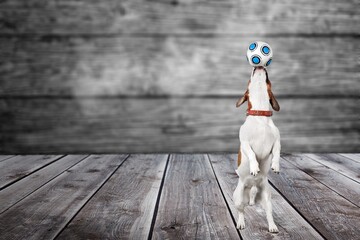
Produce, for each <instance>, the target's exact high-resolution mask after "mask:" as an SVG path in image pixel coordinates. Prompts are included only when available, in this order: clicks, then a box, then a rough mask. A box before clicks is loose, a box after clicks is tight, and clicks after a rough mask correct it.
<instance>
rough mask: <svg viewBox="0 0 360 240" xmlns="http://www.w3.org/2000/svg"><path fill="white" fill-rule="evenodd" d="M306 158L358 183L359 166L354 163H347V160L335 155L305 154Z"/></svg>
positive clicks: (359, 176)
mask: <svg viewBox="0 0 360 240" xmlns="http://www.w3.org/2000/svg"><path fill="white" fill-rule="evenodd" d="M306 156H308V157H310V158H312V159H314V160H315V161H317V162H319V163H321V164H323V165H325V166H327V167H329V168H331V169H334V170H336V171H338V172H340V173H341V174H343V175H344V176H346V177H348V178H350V179H352V180H354V181H356V182H357V183H360V175H359V173H360V164H359V163H357V162H354V161H351V160H350V161H349V160H348V159H347V158H345V157H343V156H340V155H337V154H330V153H328V154H306Z"/></svg>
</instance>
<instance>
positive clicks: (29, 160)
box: [0, 155, 61, 190]
mask: <svg viewBox="0 0 360 240" xmlns="http://www.w3.org/2000/svg"><path fill="white" fill-rule="evenodd" d="M59 158H61V155H45V156H42V155H32V156H16V157H13V158H11V159H9V161H3V162H0V190H2V189H4V188H6V187H7V186H9V185H10V184H12V183H13V182H16V181H18V180H19V179H21V178H23V177H25V176H27V175H30V174H31V173H32V172H35V171H37V170H39V169H41V168H43V167H44V166H46V165H48V164H50V163H52V162H54V161H56V160H58V159H59Z"/></svg>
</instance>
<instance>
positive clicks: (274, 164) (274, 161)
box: [271, 131, 281, 173]
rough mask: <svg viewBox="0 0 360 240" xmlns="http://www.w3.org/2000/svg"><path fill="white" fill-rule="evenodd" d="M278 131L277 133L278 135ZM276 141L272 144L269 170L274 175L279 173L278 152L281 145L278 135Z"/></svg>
mask: <svg viewBox="0 0 360 240" xmlns="http://www.w3.org/2000/svg"><path fill="white" fill-rule="evenodd" d="M278 132H279V131H277V133H278ZM276 138H277V139H276V141H275V143H274V146H273V149H272V155H273V157H272V160H271V162H272V163H271V169H272V170H273V171H274V172H275V173H279V172H280V163H279V161H280V150H281V145H280V135H279V133H278V136H276Z"/></svg>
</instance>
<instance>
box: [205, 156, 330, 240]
mask: <svg viewBox="0 0 360 240" xmlns="http://www.w3.org/2000/svg"><path fill="white" fill-rule="evenodd" d="M209 157H210V161H211V164H212V166H213V169H214V172H215V175H216V177H217V180H218V182H219V184H220V187H221V189H222V192H223V194H224V196H225V199H226V201H227V203H228V205H229V206H230V210H231V213H232V215H233V217H234V218H235V219H236V221H237V220H238V211H237V210H236V209H235V207H234V204H233V199H232V198H233V192H234V190H235V188H236V186H237V183H238V179H239V178H238V176H237V175H236V173H235V162H236V155H234V154H210V155H209ZM269 174H272V173H269ZM275 177H276V176H275ZM271 191H272V205H273V216H274V220H275V223H276V224H277V226H278V228H279V233H278V234H271V233H270V232H269V231H268V223H267V221H266V214H265V211H263V210H262V209H261V207H260V206H257V205H256V206H250V207H247V208H245V221H246V228H245V229H244V230H241V231H240V233H241V237H242V239H323V238H322V237H321V236H320V235H319V234H318V233H317V232H316V230H314V228H313V227H311V225H310V224H309V223H307V222H306V221H305V220H304V219H303V218H302V217H301V215H300V214H299V213H297V212H296V210H295V209H293V208H292V207H291V205H290V204H289V203H287V202H286V200H285V199H284V198H283V197H282V196H281V195H280V194H279V193H278V192H277V191H276V190H275V189H273V188H272V187H271Z"/></svg>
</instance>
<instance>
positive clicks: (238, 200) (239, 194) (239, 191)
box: [233, 180, 248, 229]
mask: <svg viewBox="0 0 360 240" xmlns="http://www.w3.org/2000/svg"><path fill="white" fill-rule="evenodd" d="M244 190H245V189H244V184H243V183H242V182H241V181H240V180H239V183H238V185H237V187H236V189H235V191H234V194H233V199H234V204H235V208H236V209H237V210H238V211H239V218H238V221H237V224H236V228H238V229H244V228H245V217H244V209H245V205H246V204H245V201H246V200H247V199H248V197H246V194H245V192H244ZM247 196H248V195H247Z"/></svg>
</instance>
